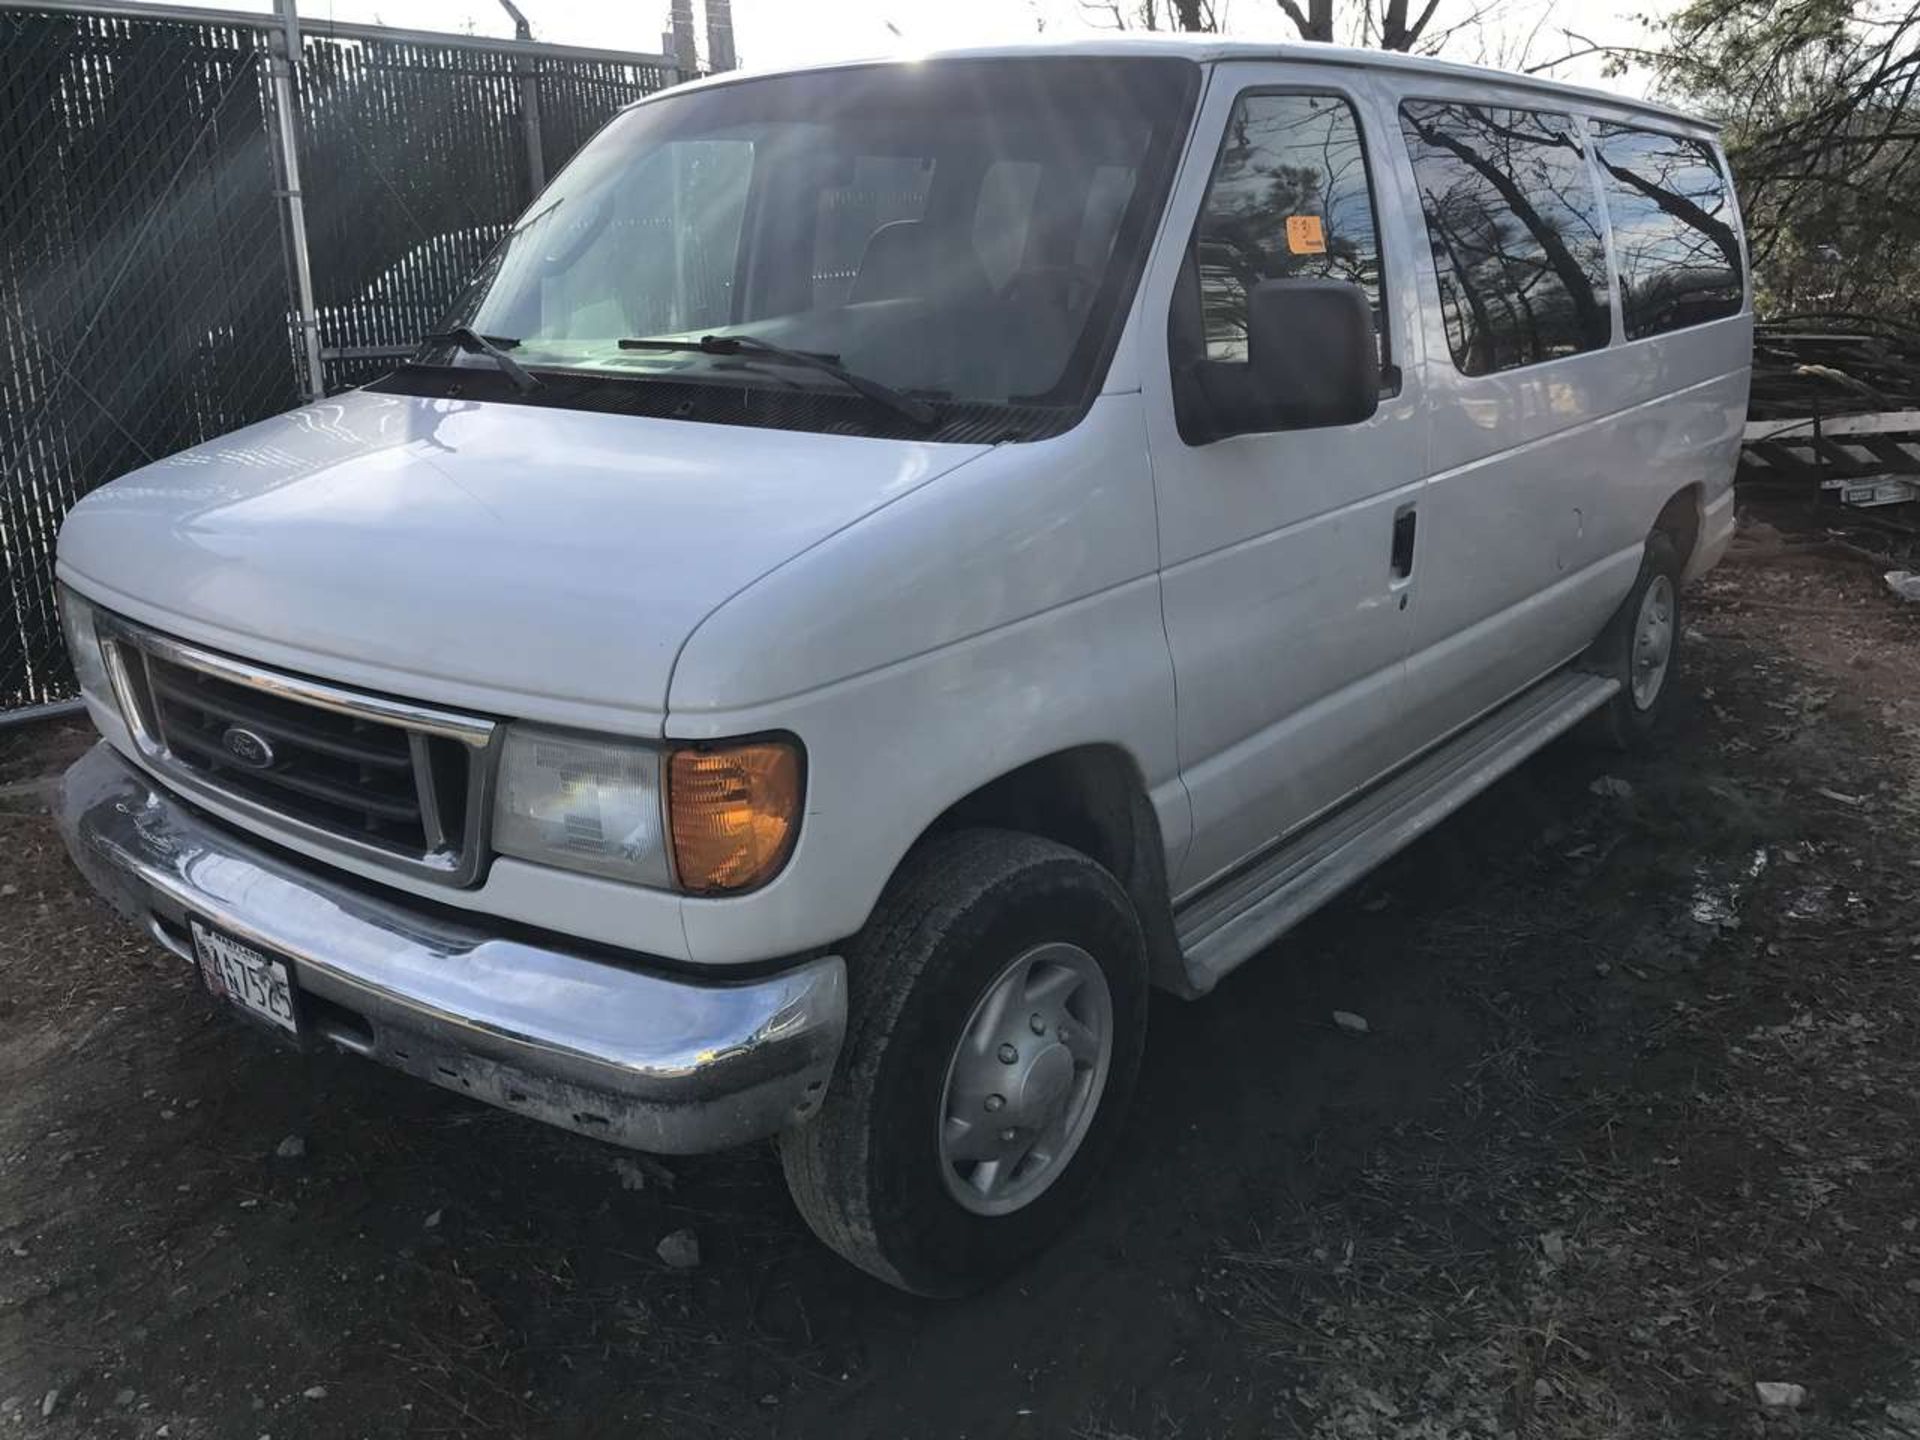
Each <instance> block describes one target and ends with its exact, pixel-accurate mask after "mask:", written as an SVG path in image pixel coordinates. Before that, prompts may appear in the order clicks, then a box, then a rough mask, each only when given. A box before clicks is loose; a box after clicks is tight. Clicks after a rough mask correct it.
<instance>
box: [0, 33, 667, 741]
mask: <svg viewBox="0 0 1920 1440" xmlns="http://www.w3.org/2000/svg"><path fill="white" fill-rule="evenodd" d="M284 33H285V32H284V31H283V30H282V28H281V26H280V23H279V22H278V21H277V20H274V19H273V18H272V17H269V16H261V17H259V19H258V20H257V21H255V20H251V19H242V18H241V17H236V16H233V15H231V14H220V15H217V16H213V17H208V16H204V15H196V14H195V13H194V12H192V11H166V10H162V9H160V8H158V7H141V6H135V5H131V4H123V3H106V0H99V3H80V4H57V5H56V4H38V5H32V6H29V5H25V4H22V3H21V0H0V719H3V718H4V717H5V716H6V715H7V714H8V713H9V712H13V713H16V714H18V713H23V712H25V711H27V710H30V709H32V708H34V707H37V706H40V705H44V704H48V703H51V702H57V701H61V700H64V699H66V698H67V697H69V696H70V695H71V694H72V693H73V682H72V677H71V675H70V673H69V670H68V666H67V662H66V656H65V653H64V650H63V647H62V645H61V640H60V627H59V623H58V618H57V616H56V614H55V610H54V600H53V558H54V542H55V537H56V536H57V534H58V532H59V527H60V521H61V519H62V517H63V516H64V515H65V514H66V512H67V510H68V508H69V507H70V506H71V505H72V504H73V503H74V502H75V501H76V500H78V499H79V498H80V497H81V496H82V495H84V494H85V493H86V492H87V491H88V490H91V489H92V488H94V487H95V486H97V485H100V484H103V483H104V482H106V481H108V480H111V479H112V478H114V477H115V476H116V475H119V474H122V473H124V472H126V471H128V470H131V469H133V468H134V467H136V466H138V465H142V464H145V463H147V462H149V461H151V460H155V459H158V458H160V457H161V456H163V455H167V454H170V453H171V452H173V451H175V450H179V449H181V448H183V447H185V446H188V445H191V444H194V443H196V442H198V441H201V440H205V439H208V438H211V437H213V436H215V435H220V434H223V433H225V432H226V431H229V430H233V429H235V428H237V427H239V426H241V425H244V424H247V423H249V422H251V421H254V420H259V419H263V418H265V417H266V416H269V415H273V414H276V413H278V412H280V411H282V410H285V409H287V408H289V407H291V406H293V405H295V404H298V403H299V402H300V400H301V399H302V398H303V397H304V396H305V395H306V394H307V393H308V392H309V391H310V390H311V388H312V379H311V376H310V375H309V374H308V373H307V370H308V367H307V363H306V360H305V353H304V344H303V340H304V331H303V328H302V316H301V313H300V300H299V295H298V287H297V285H296V284H295V281H294V275H295V268H296V267H295V252H294V246H295V244H296V242H297V240H298V239H299V237H298V236H296V235H295V234H294V233H293V232H292V230H291V229H290V226H289V220H288V215H289V206H288V204H287V203H286V200H287V193H286V192H287V189H288V186H287V184H286V179H285V177H284V175H283V174H282V173H281V164H280V155H281V140H282V136H283V132H282V130H281V129H280V128H279V127H281V126H290V127H291V129H292V134H293V136H294V139H295V142H296V144H295V152H296V154H297V156H298V163H299V174H300V189H301V191H302V194H303V199H304V205H303V207H302V208H303V209H304V218H305V225H304V240H305V246H306V251H307V254H308V256H309V257H310V261H311V267H312V274H313V289H314V297H315V307H314V316H313V319H314V320H315V321H316V322H317V325H318V328H319V335H320V348H321V356H322V360H323V369H324V386H325V388H326V389H327V390H328V391H330V392H331V391H336V390H340V389H345V388H348V387H350V386H352V385H356V384H361V383H364V382H365V381H367V380H369V379H372V378H374V377H375V376H377V375H379V374H382V373H384V372H385V371H386V370H388V369H391V368H392V365H393V362H394V361H395V360H396V359H397V358H398V357H400V356H401V355H404V354H405V353H407V351H408V350H410V349H411V348H412V343H411V342H412V341H413V340H414V339H415V338H416V337H418V336H419V335H421V334H422V333H424V332H426V331H427V330H430V329H431V328H432V327H433V325H434V323H435V322H436V320H437V319H438V317H439V315H440V314H441V313H442V312H443V311H444V309H445V307H446V306H447V305H448V304H449V303H450V302H451V300H452V299H453V297H454V296H455V294H456V293H457V292H458V290H459V288H460V286H461V285H462V284H463V283H464V281H465V280H466V278H467V277H468V276H469V275H470V274H471V273H472V272H473V271H474V270H475V269H476V268H477V267H478V266H479V264H480V262H481V260H482V259H483V258H484V257H485V255H486V254H487V252H488V250H490V249H491V248H492V246H493V245H494V243H495V242H496V241H498V239H499V238H500V236H501V235H502V234H504V233H505V231H506V228H507V226H508V225H509V224H510V223H511V222H512V220H513V218H514V217H515V216H516V215H517V214H518V213H519V212H520V211H521V210H523V209H524V208H525V207H526V205H527V203H528V202H529V201H530V200H531V199H532V197H533V195H534V194H535V193H536V192H537V190H538V188H539V185H540V183H541V181H542V178H543V177H544V176H547V175H551V174H552V173H553V172H554V171H555V170H557V169H558V168H559V167H560V166H561V165H562V164H564V163H565V161H566V160H567V158H568V157H569V156H571V155H572V153H573V151H574V150H575V149H576V148H578V146H579V145H580V144H581V143H583V142H584V141H585V140H586V139H587V137H588V136H590V135H591V134H592V133H593V132H594V131H595V130H596V129H598V128H599V126H600V125H601V123H602V122H604V121H605V120H606V118H607V117H608V116H609V115H611V114H612V113H613V112H614V111H615V110H617V109H618V108H619V107H620V106H622V105H624V104H627V103H628V102H630V101H632V100H636V99H638V98H640V97H641V96H642V95H646V94H649V93H651V92H652V91H655V90H658V89H660V88H662V87H663V86H665V85H669V84H672V83H673V82H674V81H675V79H677V78H678V77H677V73H676V72H675V71H674V70H673V68H672V66H671V65H670V64H669V63H668V62H667V61H666V60H665V59H664V58H663V57H660V56H645V55H622V54H617V53H612V52H599V51H587V50H579V49H573V48H568V47H557V46H542V45H537V44H533V43H530V42H520V41H499V40H484V39H478V38H471V39H470V38H466V37H453V36H443V35H422V34H414V33H409V32H403V31H392V30H383V29H379V28H376V27H359V26H356V27H350V26H324V27H313V28H308V29H306V30H305V33H303V34H302V36H301V43H300V63H299V65H298V67H297V69H296V74H295V80H294V86H293V89H292V92H291V93H292V95H293V97H294V98H293V105H292V107H291V113H290V114H283V113H281V110H280V107H278V106H276V104H275V93H276V91H275V86H274V83H273V79H274V70H275V67H276V66H280V65H282V64H283V60H282V57H283V56H284V54H285V40H284V38H283V37H284Z"/></svg>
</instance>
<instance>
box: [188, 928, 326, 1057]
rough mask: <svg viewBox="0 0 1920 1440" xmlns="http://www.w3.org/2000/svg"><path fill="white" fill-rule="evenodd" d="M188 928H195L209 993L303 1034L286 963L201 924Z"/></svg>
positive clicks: (290, 1031) (197, 951)
mask: <svg viewBox="0 0 1920 1440" xmlns="http://www.w3.org/2000/svg"><path fill="white" fill-rule="evenodd" d="M188 924H189V925H191V926H192V928H193V951H194V954H195V955H196V956H197V957H198V958H199V961H200V978H201V979H203V980H205V981H206V982H207V989H208V990H209V991H211V992H212V993H213V994H215V995H217V996H219V997H220V998H221V999H223V1000H226V1001H228V1002H229V1003H231V1004H233V1005H237V1006H238V1007H239V1008H240V1009H242V1010H245V1011H246V1012H247V1013H248V1014H250V1015H257V1016H259V1017H260V1018H261V1019H262V1020H265V1021H266V1022H267V1023H268V1024H270V1025H277V1026H279V1027H280V1028H281V1029H282V1030H284V1031H286V1032H287V1033H288V1034H289V1035H298V1034H299V1033H300V1022H299V1021H298V1020H297V1019H296V1018H295V1016H294V1013H293V994H294V991H293V979H292V977H291V976H290V975H288V973H287V967H286V964H285V962H283V961H280V960H276V959H274V958H273V957H272V956H271V955H268V954H266V953H265V952H264V951H261V950H256V949H255V948H254V947H253V946H251V945H249V944H247V943H246V942H245V941H243V940H236V939H234V938H233V937H232V936H231V935H222V934H221V933H220V932H219V931H218V930H214V929H212V928H210V927H208V926H206V925H202V924H201V923H200V922H199V921H198V920H189V921H188Z"/></svg>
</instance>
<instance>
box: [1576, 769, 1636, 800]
mask: <svg viewBox="0 0 1920 1440" xmlns="http://www.w3.org/2000/svg"><path fill="white" fill-rule="evenodd" d="M1587 789H1589V790H1591V791H1592V792H1593V793H1594V794H1596V795H1599V796H1601V797H1603V798H1604V799H1608V800H1631V799H1632V798H1633V786H1632V785H1630V784H1629V783H1628V782H1626V781H1625V780H1622V779H1621V778H1620V777H1619V776H1618V775H1602V776H1600V777H1599V779H1597V780H1595V781H1594V782H1593V783H1592V784H1590V785H1588V786H1587Z"/></svg>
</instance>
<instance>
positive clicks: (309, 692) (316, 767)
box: [104, 621, 494, 883]
mask: <svg viewBox="0 0 1920 1440" xmlns="http://www.w3.org/2000/svg"><path fill="white" fill-rule="evenodd" d="M104 638H105V640H106V642H107V644H106V654H107V657H108V667H109V670H110V671H111V672H112V674H113V676H114V680H115V684H116V687H117V688H118V689H119V690H120V691H121V703H122V706H123V708H124V709H125V710H126V711H127V714H128V716H129V719H130V722H131V724H132V727H133V729H134V731H135V738H136V740H137V741H138V743H139V744H140V747H141V749H142V751H143V752H144V753H145V754H146V756H147V758H148V759H149V761H151V762H152V763H153V764H154V765H155V767H156V768H158V769H161V770H163V771H165V772H168V773H170V774H171V775H172V776H173V777H174V778H175V779H176V780H179V781H184V782H186V788H189V789H191V788H193V787H194V786H199V787H203V788H205V789H207V790H209V791H212V792H215V793H217V794H218V795H219V796H220V797H221V798H222V799H225V800H228V801H230V802H233V803H236V804H239V805H241V806H243V807H245V808H246V809H248V810H249V811H251V812H253V813H255V814H257V815H259V816H260V817H261V818H263V819H266V820H269V821H270V822H272V823H274V824H277V825H282V826H290V827H292V828H294V829H295V830H297V831H298V832H299V833H302V834H305V835H307V836H309V837H310V838H316V837H325V838H329V839H331V840H334V841H336V842H338V843H340V844H342V845H343V846H346V847H348V848H351V849H353V850H354V851H356V852H358V853H362V854H366V855H371V856H374V857H377V858H381V859H384V860H388V861H391V862H392V863H395V864H398V865H403V866H408V867H414V868H418V869H421V870H424V871H426V872H428V873H430V874H432V875H434V876H435V877H436V878H440V879H446V880H452V881H454V882H455V883H467V882H469V881H471V880H472V879H473V878H474V877H475V875H476V873H477V869H478V862H479V859H480V856H481V855H482V853H483V843H482V836H481V835H480V833H479V832H480V826H481V823H482V821H483V820H484V803H483V802H484V798H485V794H486V791H487V788H488V783H489V767H488V764H487V760H488V756H489V749H490V744H491V739H492V733H493V728H494V727H493V726H492V724H491V723H490V722H487V721H484V720H477V719H472V718H469V717H465V716H454V715H449V714H446V713H444V712H439V711H433V710H428V709H424V708H422V707H418V706H414V705H411V704H409V703H408V702H404V701H396V700H389V699H387V698H385V697H379V696H370V695H362V694H358V693H355V692H350V691H345V690H341V689H339V688H337V687H335V686H332V685H328V684H325V683H324V682H319V681H308V680H304V679H302V678H300V677H296V676H289V675H285V674H282V673H280V672H275V671H266V670H262V669H260V668H259V667H256V666H253V665H251V664H248V663H247V662H244V661H239V660H234V659H231V658H229V657H226V656H222V655H216V654H213V653H212V652H208V651H202V650H199V649H197V648H195V647H192V646H187V645H183V644H181V643H180V642H177V641H173V640H170V639H168V638H166V637H163V636H159V635H156V634H154V633H152V632H149V631H146V630H144V629H141V628H139V627H135V626H131V625H128V624H126V623H125V622H119V621H116V622H112V623H111V624H110V625H109V626H107V627H105V633H104Z"/></svg>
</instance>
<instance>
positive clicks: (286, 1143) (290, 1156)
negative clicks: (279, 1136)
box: [273, 1135, 307, 1160]
mask: <svg viewBox="0 0 1920 1440" xmlns="http://www.w3.org/2000/svg"><path fill="white" fill-rule="evenodd" d="M273 1153H274V1154H275V1155H276V1156H278V1157H279V1158H280V1159H282V1160H304V1159H305V1158H306V1156H307V1141H306V1137H305V1136H302V1135H289V1136H287V1138H286V1139H284V1140H282V1141H281V1142H280V1143H279V1144H278V1145H276V1146H274V1147H273Z"/></svg>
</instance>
